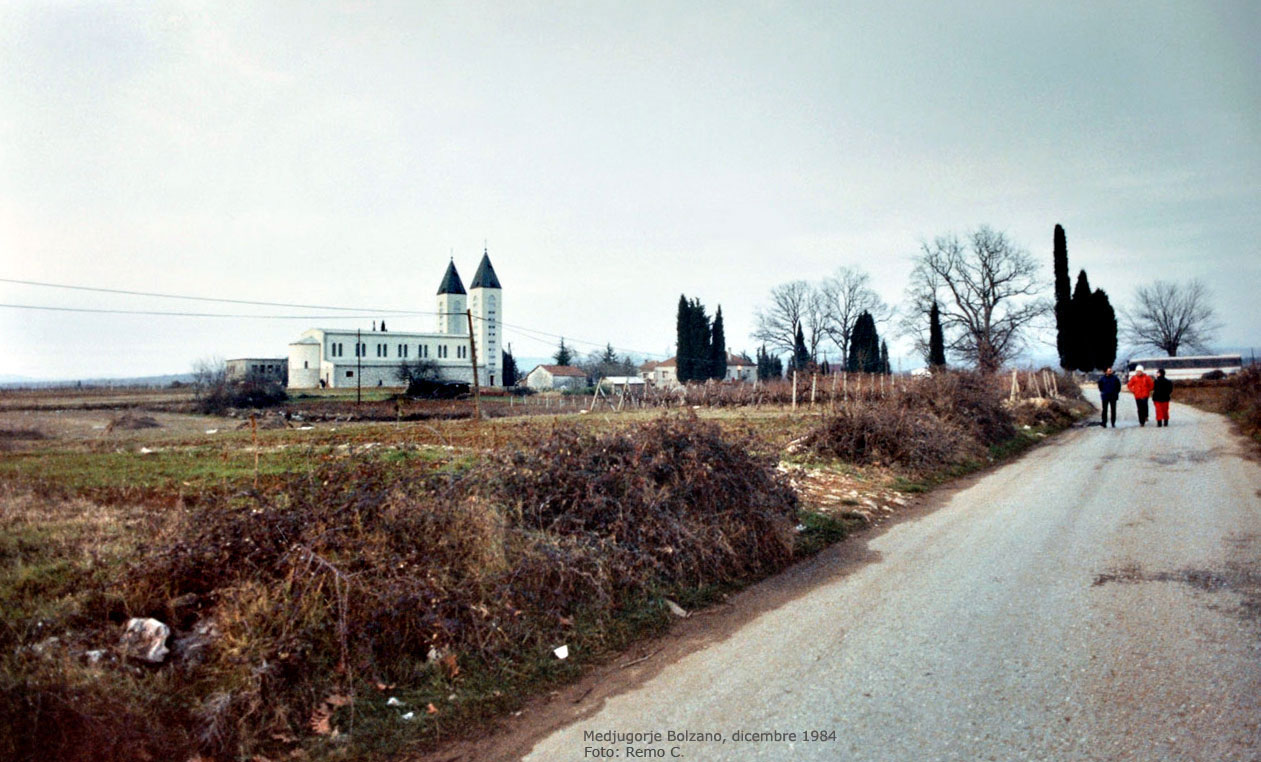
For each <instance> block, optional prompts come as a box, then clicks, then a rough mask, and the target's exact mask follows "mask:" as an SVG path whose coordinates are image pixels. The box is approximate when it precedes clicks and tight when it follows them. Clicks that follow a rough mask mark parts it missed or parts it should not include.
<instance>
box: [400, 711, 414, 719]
mask: <svg viewBox="0 0 1261 762" xmlns="http://www.w3.org/2000/svg"><path fill="white" fill-rule="evenodd" d="M415 716H416V713H415V712H408V713H407V714H404V715H402V717H403V719H404V720H407V721H410V720H411V719H412V718H413V717H415Z"/></svg>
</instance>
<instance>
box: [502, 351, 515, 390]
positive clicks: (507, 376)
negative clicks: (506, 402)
mask: <svg viewBox="0 0 1261 762" xmlns="http://www.w3.org/2000/svg"><path fill="white" fill-rule="evenodd" d="M503 354H504V356H503V368H504V386H516V385H517V359H516V358H515V357H513V356H512V353H511V352H509V351H508V350H504V353H503Z"/></svg>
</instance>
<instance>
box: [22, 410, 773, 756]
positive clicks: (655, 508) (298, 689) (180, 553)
mask: <svg viewBox="0 0 1261 762" xmlns="http://www.w3.org/2000/svg"><path fill="white" fill-rule="evenodd" d="M756 449H757V448H751V447H750V446H749V444H748V443H747V442H743V441H736V439H735V438H733V437H732V436H731V435H729V434H725V433H723V432H722V430H721V429H719V428H718V427H717V426H716V425H713V424H708V423H703V422H700V421H697V420H696V419H694V418H679V419H673V420H668V419H662V420H657V421H655V422H652V423H648V424H642V425H638V426H633V427H628V428H626V429H621V430H615V431H604V432H602V433H585V432H580V431H578V430H576V429H573V428H567V427H564V426H558V427H556V428H555V429H553V430H552V431H550V432H548V433H546V434H543V435H540V437H539V438H538V439H537V440H536V441H533V442H531V443H530V446H529V447H526V448H524V449H520V450H514V451H512V452H503V453H496V454H491V455H489V456H487V457H486V458H485V459H484V460H482V461H481V462H479V463H477V464H475V465H473V466H471V467H469V468H467V469H466V470H463V471H460V470H450V469H436V468H435V467H433V466H411V467H407V468H402V469H401V470H400V468H401V467H398V466H394V467H391V466H389V465H388V464H385V463H382V462H381V461H368V460H359V459H351V460H347V459H330V460H328V461H326V462H323V463H321V464H319V465H317V466H316V467H314V468H313V469H312V470H311V471H310V472H309V473H305V474H294V475H291V476H288V477H284V478H282V479H278V480H276V481H274V482H272V483H270V484H269V485H267V486H264V487H263V488H262V490H261V491H255V490H246V491H240V492H236V491H232V490H227V491H222V492H218V493H206V494H203V495H201V496H200V498H199V499H198V500H197V501H196V502H195V503H194V504H192V505H191V506H190V505H185V506H182V507H181V508H179V509H178V511H179V512H180V513H179V514H177V515H176V517H175V518H174V519H173V520H172V521H171V523H170V524H169V525H166V526H163V527H161V528H160V529H159V531H158V532H157V533H156V536H155V537H154V540H153V542H152V544H151V546H150V550H149V552H147V553H145V554H144V555H143V557H140V558H137V559H136V560H135V561H134V562H133V563H131V564H129V565H128V566H127V568H126V569H125V571H123V572H122V573H121V574H119V575H118V576H117V577H116V578H115V579H112V580H103V581H102V584H103V586H107V588H106V589H108V590H109V591H110V593H109V595H110V597H111V598H112V599H114V600H115V601H116V603H115V604H112V607H113V609H114V610H111V611H110V612H109V615H108V616H109V618H110V619H113V620H114V621H116V622H121V621H123V620H124V619H125V618H127V617H152V618H154V619H157V620H159V621H161V622H163V623H166V624H169V625H170V627H171V629H172V631H173V632H174V633H175V638H176V642H179V638H180V637H183V636H182V634H183V633H213V637H212V638H210V637H207V638H203V639H202V640H201V641H199V648H200V650H199V652H198V656H197V658H196V659H188V658H182V657H180V656H179V655H178V652H179V649H178V648H175V647H173V649H172V657H171V658H170V659H169V660H168V661H167V663H165V664H163V665H160V666H155V665H146V666H144V667H143V668H139V667H138V666H137V665H135V664H132V663H129V662H128V661H127V660H126V659H125V657H121V656H120V657H119V658H118V659H116V660H113V661H111V659H109V658H107V659H105V660H104V661H100V662H99V663H97V664H96V665H95V666H90V667H81V666H80V667H74V666H67V667H66V668H65V670H61V668H59V671H58V672H57V673H56V674H54V673H52V672H48V671H47V670H46V669H45V668H43V667H40V666H39V664H40V662H39V661H38V660H33V661H31V663H30V665H29V666H30V668H31V669H32V670H34V672H33V673H32V674H31V675H30V676H28V679H27V680H26V682H25V685H24V688H23V690H22V691H21V694H20V695H19V694H15V693H8V694H6V695H0V716H3V715H8V716H9V718H10V720H12V721H14V722H15V723H16V724H15V725H13V726H12V727H20V728H22V735H21V737H19V738H14V739H11V740H12V741H13V742H14V743H15V744H16V746H15V747H10V750H11V751H13V752H14V753H15V756H16V757H17V758H22V756H23V754H24V753H26V754H31V753H34V750H36V749H38V750H39V751H40V754H41V755H43V757H44V758H48V759H74V758H80V757H83V754H82V753H80V752H86V753H87V754H89V755H92V756H93V758H96V759H122V758H140V757H142V756H147V757H149V758H169V759H187V758H189V757H191V756H194V755H197V754H200V755H203V756H204V757H208V758H216V759H219V758H224V759H226V758H250V757H251V755H257V754H263V755H265V756H268V757H273V758H274V757H275V756H276V755H280V756H283V755H285V754H288V753H289V752H291V751H293V750H294V749H295V746H298V745H302V744H304V743H306V741H307V740H310V739H313V738H315V739H318V738H324V737H327V734H328V733H329V732H331V731H330V728H332V727H341V728H342V729H343V730H346V729H348V727H349V725H350V724H351V723H353V722H354V720H353V719H347V718H348V717H352V716H353V715H351V714H350V713H352V712H359V713H362V712H365V711H367V712H369V713H370V712H371V706H373V704H372V699H371V697H372V696H374V695H376V694H375V690H376V688H375V687H374V686H382V685H389V686H394V685H397V686H399V687H398V689H397V690H408V689H411V690H419V686H424V685H438V686H439V687H438V688H437V689H436V690H437V691H438V694H439V695H441V696H442V697H444V698H445V697H446V696H447V695H448V694H451V695H453V696H454V695H455V694H456V693H457V692H459V691H463V690H465V687H464V684H463V681H464V680H465V677H464V676H463V675H465V674H468V673H473V674H477V675H479V676H480V677H478V678H477V679H478V680H479V681H485V680H487V679H490V680H492V681H495V680H500V681H502V680H510V679H512V676H514V675H521V674H525V673H529V672H530V671H531V670H536V671H537V670H538V669H539V666H538V665H540V664H551V665H555V664H557V663H558V660H557V659H556V658H555V657H554V656H552V649H554V648H556V647H557V645H558V644H561V643H568V644H571V646H576V647H577V648H578V649H582V648H583V647H586V648H598V647H599V644H600V643H602V642H604V639H605V638H607V637H609V633H611V632H613V631H616V630H618V629H619V628H621V629H623V630H624V629H625V628H627V627H628V624H627V623H626V621H625V620H626V618H627V617H628V616H629V617H632V618H633V617H635V616H642V614H641V613H637V612H642V611H643V607H644V602H645V601H648V600H653V601H659V599H660V597H661V596H663V595H665V594H670V593H671V592H672V591H674V590H681V589H685V588H689V587H693V588H694V587H703V586H712V585H721V584H723V583H727V582H732V581H736V580H740V579H744V578H748V577H750V576H752V575H758V574H764V573H768V572H771V571H774V570H776V569H779V568H781V567H782V566H784V565H785V564H787V563H788V562H789V561H790V560H791V555H792V547H793V534H794V533H793V527H794V525H795V523H796V510H797V498H796V495H795V493H794V492H793V491H792V490H791V488H790V487H789V486H788V484H787V483H786V481H784V480H783V477H782V476H781V475H779V474H778V473H777V472H776V470H775V464H774V462H773V461H772V460H771V459H769V458H764V457H761V456H757V455H750V452H751V450H756ZM409 468H410V470H408V469H409ZM106 608H109V607H108V606H107V607H106ZM658 608H660V606H658ZM662 616H664V614H663V615H662ZM98 621H101V623H102V624H103V625H105V629H103V630H102V631H101V632H99V633H98V634H97V635H96V636H95V637H96V638H97V642H111V641H116V640H117V637H118V635H117V633H113V634H110V633H111V632H112V630H111V629H109V628H110V627H114V625H112V624H111V623H110V622H109V621H108V620H98ZM115 629H116V628H115ZM92 637H93V636H91V635H90V634H89V635H88V638H89V639H91V638H92ZM32 659H34V657H32ZM571 661H572V660H571ZM100 671H105V672H107V673H108V675H107V676H104V679H103V676H99V675H97V676H93V675H94V674H95V673H96V672H100ZM80 673H82V674H80ZM0 693H4V692H3V691H0ZM356 695H358V696H360V697H361V698H360V699H356V700H352V699H351V698H348V697H354V696H356ZM330 697H333V698H336V701H332V700H331V699H330ZM376 703H378V704H382V705H383V704H384V697H383V696H382V697H380V698H379V699H378V700H377V701H376ZM431 706H432V705H431ZM330 707H331V708H330ZM28 711H29V712H30V713H31V714H30V721H29V722H26V723H18V722H17V720H18V719H19V718H21V717H23V716H26V714H27V712H28ZM435 711H439V710H438V709H435ZM339 713H340V714H339ZM387 719H389V718H388V717H387ZM360 721H361V722H362V721H363V720H362V719H361V720H360ZM397 723H398V721H397V718H394V719H393V725H392V727H397ZM76 750H79V751H76ZM84 758H86V757H84Z"/></svg>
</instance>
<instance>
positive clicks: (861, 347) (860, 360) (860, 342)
mask: <svg viewBox="0 0 1261 762" xmlns="http://www.w3.org/2000/svg"><path fill="white" fill-rule="evenodd" d="M845 369H846V370H847V371H849V372H850V373H880V372H881V371H882V370H883V365H882V364H881V362H880V335H879V334H878V333H876V321H875V318H873V317H872V316H871V313H870V312H864V313H863V314H861V315H859V316H858V320H856V321H854V332H853V333H852V334H851V335H850V339H849V357H848V358H847V360H846V363H845Z"/></svg>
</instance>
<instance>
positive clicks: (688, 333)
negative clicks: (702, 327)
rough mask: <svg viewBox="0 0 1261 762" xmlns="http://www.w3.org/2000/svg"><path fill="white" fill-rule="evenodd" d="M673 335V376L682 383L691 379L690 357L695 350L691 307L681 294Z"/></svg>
mask: <svg viewBox="0 0 1261 762" xmlns="http://www.w3.org/2000/svg"><path fill="white" fill-rule="evenodd" d="M675 334H676V340H675V363H676V367H675V374H676V375H677V376H678V379H679V381H680V382H683V381H687V380H688V379H689V378H691V377H692V357H693V356H694V355H695V354H696V348H695V347H693V346H692V305H691V303H690V302H688V300H687V297H686V296H684V295H683V294H679V314H678V317H677V318H675Z"/></svg>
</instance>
